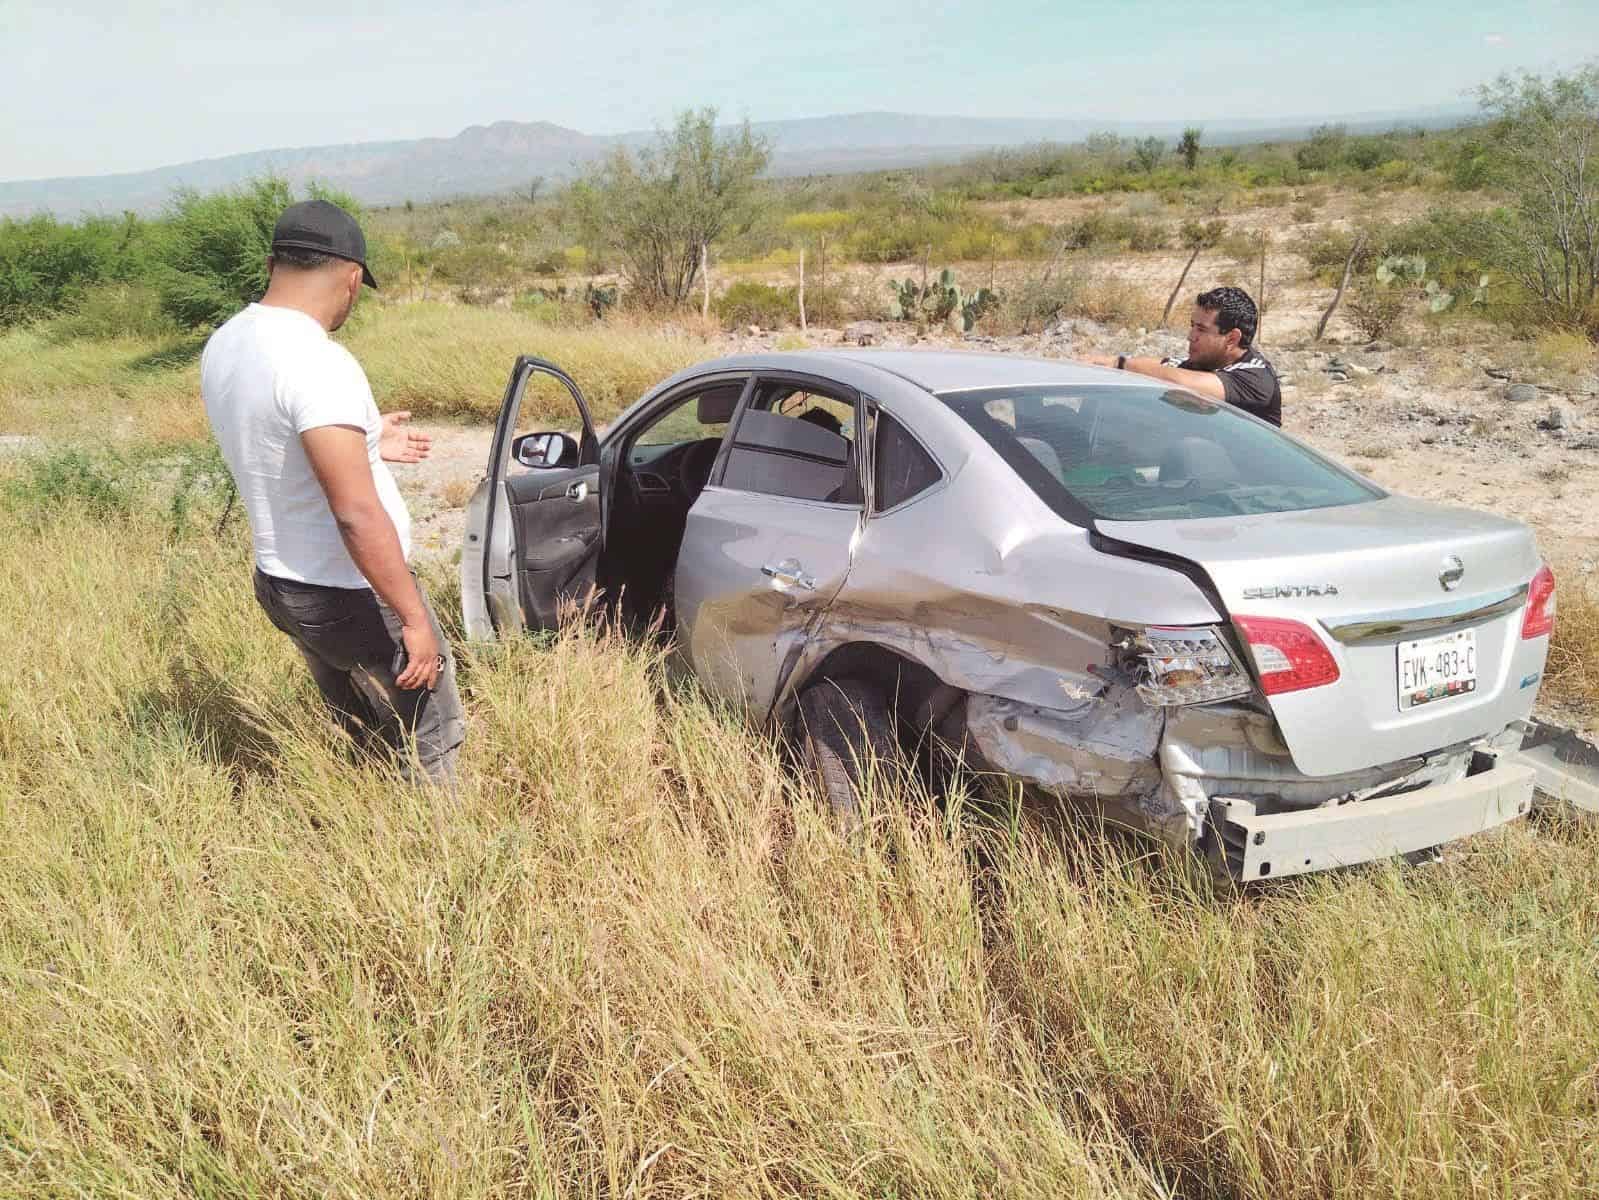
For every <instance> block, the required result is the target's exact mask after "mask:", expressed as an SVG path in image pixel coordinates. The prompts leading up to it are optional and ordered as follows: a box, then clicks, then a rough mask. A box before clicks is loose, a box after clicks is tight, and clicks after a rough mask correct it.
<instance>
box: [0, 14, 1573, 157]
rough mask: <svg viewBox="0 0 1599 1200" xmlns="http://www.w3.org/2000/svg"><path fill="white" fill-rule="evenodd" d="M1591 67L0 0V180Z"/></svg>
mask: <svg viewBox="0 0 1599 1200" xmlns="http://www.w3.org/2000/svg"><path fill="white" fill-rule="evenodd" d="M1595 55H1599V0H1524V2H1517V0H1504V2H1500V3H1494V4H1484V3H1480V2H1475V3H1474V2H1472V0H1464V2H1462V0H1447V2H1446V0H1385V2H1382V3H1371V2H1367V0H1327V2H1320V3H1307V2H1304V0H1278V2H1277V3H1275V4H1271V3H1268V4H1258V5H1256V4H1238V3H1229V2H1227V0H1208V2H1207V0H1187V2H1186V3H1168V2H1165V0H1132V2H1124V3H1117V2H1116V0H1099V2H1097V3H1093V4H1079V3H1075V2H1072V0H992V2H990V3H954V2H938V0H935V2H923V3H876V4H874V3H872V2H871V0H802V2H800V3H790V4H783V3H748V2H746V3H713V2H710V0H676V2H674V3H664V2H661V3H639V2H636V0H611V2H610V3H608V4H604V5H592V4H585V3H582V2H581V0H567V2H566V3H561V4H550V3H520V4H512V3H503V2H496V0H454V2H453V3H452V2H451V0H443V2H441V0H429V2H427V3H420V2H419V0H386V2H385V3H383V4H363V3H361V2H360V0H351V2H349V3H345V4H337V3H333V2H330V0H270V2H261V0H258V2H257V3H254V4H242V3H237V2H236V0H215V2H213V3H207V4H199V3H195V4H183V3H172V2H150V0H122V2H120V3H107V2H106V0H79V2H74V0H55V2H53V3H50V4H37V3H32V2H30V0H21V2H19V0H0V113H4V119H0V179H5V180H12V179H31V178H41V177H46V176H53V175H91V174H92V175H99V174H107V173H111V172H117V171H133V170H142V169H145V168H150V167H157V166H165V165H168V164H171V163H178V162H185V161H188V160H191V159H197V158H209V157H215V156H218V155H223V154H233V153H239V152H243V151H249V150H263V149H269V148H275V147H283V146H307V145H319V144H324V143H336V142H356V141H380V140H387V139H396V138H414V137H427V136H450V135H452V134H455V133H458V132H460V131H461V129H463V128H464V127H466V126H468V125H473V124H486V123H488V122H491V121H496V120H504V119H509V120H518V121H532V120H547V121H554V122H556V123H557V124H560V125H566V126H570V127H572V128H574V129H580V130H582V131H584V132H585V133H617V132H621V131H624V130H630V129H649V128H652V127H655V126H658V125H662V124H665V123H667V122H669V121H670V119H671V116H672V113H673V112H674V111H675V110H677V109H679V108H683V107H686V106H689V105H700V104H712V105H715V106H716V107H717V108H718V109H719V110H720V111H721V113H722V114H723V116H724V117H729V118H738V117H743V116H748V117H750V118H751V119H753V120H757V121H759V120H770V119H779V118H786V117H806V116H821V115H826V114H831V113H845V112H859V111H864V110H889V111H896V112H916V113H937V114H947V115H962V116H1006V117H1087V118H1104V119H1106V120H1113V119H1123V120H1138V119H1175V118H1193V119H1197V120H1204V119H1206V118H1209V119H1212V120H1216V119H1224V118H1230V117H1253V116H1267V117H1271V116H1284V117H1287V116H1307V115H1318V114H1326V113H1353V112H1361V111H1372V110H1383V109H1395V108H1405V107H1411V106H1420V105H1430V104H1440V103H1449V102H1455V101H1459V100H1460V99H1461V97H1462V94H1463V92H1465V91H1466V89H1468V88H1471V87H1473V86H1474V85H1476V84H1478V83H1481V82H1483V81H1484V80H1486V79H1488V78H1490V77H1492V76H1493V75H1495V74H1497V73H1498V72H1499V71H1501V70H1505V69H1516V68H1523V67H1525V68H1530V69H1533V70H1538V71H1547V70H1549V69H1552V68H1556V69H1557V68H1562V67H1567V66H1571V65H1574V64H1576V63H1578V62H1580V61H1583V60H1585V59H1588V58H1591V57H1593V56H1595Z"/></svg>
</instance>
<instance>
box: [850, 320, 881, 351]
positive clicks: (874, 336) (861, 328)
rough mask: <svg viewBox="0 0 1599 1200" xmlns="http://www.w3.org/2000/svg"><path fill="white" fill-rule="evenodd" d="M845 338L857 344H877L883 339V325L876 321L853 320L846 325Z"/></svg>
mask: <svg viewBox="0 0 1599 1200" xmlns="http://www.w3.org/2000/svg"><path fill="white" fill-rule="evenodd" d="M844 340H845V341H846V342H850V343H852V344H854V345H856V346H875V345H876V344H877V343H878V342H880V341H882V340H883V327H882V326H881V325H879V324H878V323H877V322H876V321H851V322H850V323H849V324H848V325H846V326H844Z"/></svg>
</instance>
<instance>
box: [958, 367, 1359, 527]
mask: <svg viewBox="0 0 1599 1200" xmlns="http://www.w3.org/2000/svg"><path fill="white" fill-rule="evenodd" d="M939 399H941V400H942V401H943V402H944V403H945V404H947V405H948V406H949V407H950V408H951V409H953V410H954V411H955V412H956V413H958V414H959V415H960V416H961V418H962V419H964V420H965V422H966V423H967V424H968V425H970V426H971V427H972V428H973V429H975V430H976V431H977V432H978V433H979V434H980V435H981V436H982V438H983V440H984V441H986V442H987V443H988V444H989V445H990V446H992V447H994V449H995V450H997V451H998V452H999V455H1000V457H1002V458H1003V459H1004V460H1005V461H1006V462H1007V463H1009V464H1010V465H1011V467H1012V468H1014V469H1015V471H1016V473H1017V474H1018V475H1020V476H1021V477H1022V478H1023V479H1024V480H1026V481H1027V484H1028V486H1030V487H1031V488H1032V489H1033V491H1035V492H1036V493H1038V496H1039V498H1040V499H1042V500H1043V501H1044V502H1045V503H1046V504H1048V505H1049V506H1050V507H1051V508H1053V509H1054V510H1055V511H1056V512H1058V513H1060V515H1061V516H1063V517H1065V518H1066V519H1067V520H1069V521H1073V522H1075V523H1077V524H1083V523H1084V522H1085V520H1086V519H1087V518H1091V517H1099V518H1103V519H1105V520H1109V521H1180V520H1187V519H1192V518H1195V517H1226V516H1238V515H1242V514H1246V513H1277V512H1293V511H1296V510H1298V509H1306V508H1331V507H1333V506H1335V505H1340V504H1358V503H1360V502H1362V501H1365V500H1375V499H1377V498H1378V497H1380V496H1381V495H1382V494H1383V493H1382V492H1380V491H1378V490H1377V489H1376V488H1373V487H1372V486H1370V485H1369V484H1366V483H1364V482H1362V481H1361V480H1360V479H1358V478H1357V477H1355V476H1354V475H1351V474H1350V473H1349V472H1347V471H1345V470H1343V469H1342V468H1340V467H1338V466H1336V465H1334V464H1333V463H1330V462H1328V461H1327V460H1326V459H1324V458H1322V457H1320V456H1319V455H1317V454H1313V453H1311V452H1310V451H1309V450H1306V449H1303V448H1302V447H1300V446H1298V445H1296V444H1294V443H1293V442H1292V441H1290V440H1289V439H1288V438H1286V437H1284V436H1283V435H1282V434H1280V433H1278V432H1277V430H1276V429H1274V428H1272V427H1271V426H1270V425H1267V424H1265V423H1264V422H1262V421H1256V420H1252V419H1251V418H1249V417H1246V416H1244V415H1243V414H1242V413H1239V412H1237V411H1236V410H1234V409H1231V408H1229V407H1228V406H1227V405H1225V404H1220V403H1217V402H1215V401H1211V400H1205V399H1202V398H1201V397H1198V396H1195V395H1193V394H1192V393H1191V392H1182V391H1174V390H1171V389H1168V388H1163V387H1155V386H1150V387H1137V386H1134V387H1123V386H1113V387H1093V386H1089V387H1083V386H1075V387H1074V386H1052V387H1026V388H976V389H972V390H970V391H960V392H944V393H942V394H941V395H940V396H939Z"/></svg>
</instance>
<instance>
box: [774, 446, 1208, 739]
mask: <svg viewBox="0 0 1599 1200" xmlns="http://www.w3.org/2000/svg"><path fill="white" fill-rule="evenodd" d="M985 449H986V448H985ZM1007 477H1008V478H1007ZM1219 619H1220V618H1219V616H1218V614H1217V613H1216V611H1215V609H1214V608H1213V607H1212V606H1211V604H1210V602H1209V601H1208V600H1207V599H1206V598H1205V596H1204V595H1203V593H1201V592H1200V590H1199V589H1198V588H1197V587H1195V586H1194V584H1193V583H1192V582H1191V581H1189V580H1188V579H1187V578H1185V577H1184V576H1182V575H1179V574H1178V573H1176V572H1175V571H1171V570H1169V569H1167V568H1165V567H1161V566H1157V565H1154V564H1151V563H1147V562H1141V561H1138V560H1135V559H1128V558H1117V557H1113V556H1111V555H1108V554H1102V553H1100V552H1099V551H1097V550H1095V549H1094V548H1093V547H1092V546H1090V545H1089V537H1088V531H1087V530H1086V529H1082V528H1079V527H1077V526H1073V525H1069V524H1067V523H1066V522H1065V521H1063V520H1062V519H1061V518H1060V517H1058V516H1056V515H1055V514H1054V513H1052V512H1050V511H1049V509H1048V508H1046V507H1045V506H1044V505H1043V503H1042V502H1040V501H1038V500H1037V499H1036V498H1035V497H1033V496H1032V494H1031V493H1030V492H1028V491H1027V489H1026V488H1025V487H1024V486H1023V485H1022V484H1021V482H1020V481H1019V480H1017V479H1016V478H1015V477H1014V476H1013V475H1012V474H1011V472H1010V468H1009V467H1007V466H1005V464H1004V463H1003V462H1001V461H1000V460H999V459H998V458H997V457H993V456H991V461H984V460H983V459H982V458H981V457H980V456H977V455H973V456H972V457H971V458H969V459H968V460H967V461H966V462H965V463H964V464H963V466H962V469H961V470H960V471H959V472H958V473H957V474H956V475H955V476H954V478H952V479H951V480H950V482H949V486H948V487H946V488H941V489H939V490H938V491H937V492H935V493H933V494H932V495H930V496H928V497H927V498H926V500H925V501H912V502H911V503H910V504H907V505H905V506H903V507H902V508H899V509H896V510H894V511H893V512H890V513H886V514H881V515H877V516H874V517H872V518H871V519H870V520H868V521H867V522H866V523H865V526H864V529H863V530H862V533H861V535H860V538H859V540H858V543H857V545H856V547H855V553H854V555H853V556H852V562H851V565H850V569H849V575H848V577H847V578H846V579H845V581H844V586H843V588H842V589H840V591H839V593H838V595H837V596H836V597H835V598H834V600H833V603H832V604H831V605H829V606H828V607H827V609H826V610H825V611H823V612H821V613H819V614H817V616H816V618H815V620H814V622H813V623H812V626H811V628H810V632H809V637H808V639H807V642H806V644H805V646H804V648H803V650H802V651H801V653H800V656H799V660H798V661H797V662H796V663H795V664H794V668H793V670H792V672H791V673H790V674H789V679H790V680H791V681H795V682H803V680H804V679H805V678H806V677H807V675H808V674H809V672H810V669H811V668H813V667H814V666H815V664H817V663H819V662H821V661H822V660H823V659H824V658H826V657H827V655H828V654H830V653H831V652H832V651H834V650H835V649H837V648H838V647H840V646H843V645H847V644H849V643H853V642H868V643H872V644H876V645H880V646H884V647H886V648H888V649H891V650H893V651H895V652H896V653H898V654H900V655H902V656H904V657H905V658H908V659H910V660H912V661H914V662H917V663H920V664H921V665H923V666H925V667H927V668H928V669H929V670H930V671H932V672H933V674H935V675H936V676H938V678H939V679H940V680H942V681H943V682H944V683H946V684H949V685H951V686H953V687H957V688H960V689H962V690H963V691H966V692H968V693H971V694H974V695H992V696H997V697H999V698H1001V699H1005V700H1012V701H1016V702H1018V703H1021V704H1030V705H1034V706H1037V707H1041V708H1072V707H1074V706H1076V705H1079V704H1081V703H1083V702H1085V701H1090V700H1092V699H1093V698H1094V697H1097V696H1098V695H1099V694H1100V693H1101V692H1102V691H1103V690H1104V680H1103V679H1102V678H1100V677H1097V676H1096V675H1094V674H1093V673H1092V671H1091V669H1090V668H1097V667H1101V666H1104V665H1105V664H1107V663H1108V662H1109V661H1110V657H1111V654H1110V649H1109V645H1110V641H1111V636H1112V634H1111V626H1112V625H1113V624H1126V625H1142V624H1170V625H1204V624H1211V623H1214V622H1216V621H1217V620H1219Z"/></svg>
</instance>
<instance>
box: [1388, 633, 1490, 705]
mask: <svg viewBox="0 0 1599 1200" xmlns="http://www.w3.org/2000/svg"><path fill="white" fill-rule="evenodd" d="M1476 690H1477V631H1476V630H1475V629H1463V630H1461V631H1460V632H1459V633H1446V634H1444V635H1443V636H1442V637H1434V638H1422V639H1421V640H1420V641H1416V642H1400V643H1399V708H1400V711H1401V712H1402V711H1404V710H1406V709H1411V708H1419V707H1420V706H1421V705H1423V704H1432V703H1434V702H1436V701H1438V700H1449V699H1451V698H1453V697H1455V696H1466V695H1470V694H1471V693H1472V692H1474V691H1476Z"/></svg>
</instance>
